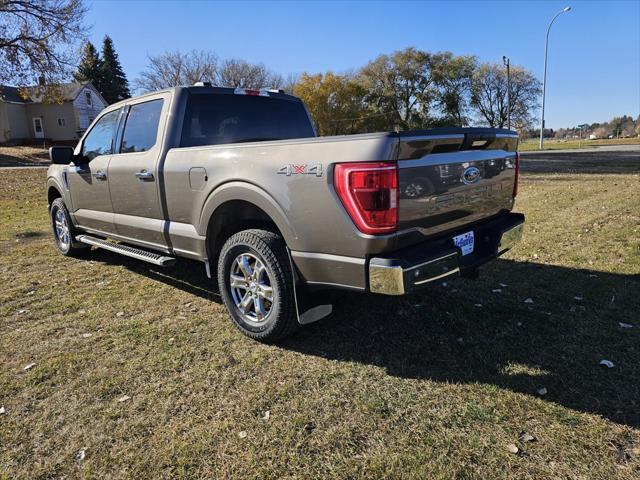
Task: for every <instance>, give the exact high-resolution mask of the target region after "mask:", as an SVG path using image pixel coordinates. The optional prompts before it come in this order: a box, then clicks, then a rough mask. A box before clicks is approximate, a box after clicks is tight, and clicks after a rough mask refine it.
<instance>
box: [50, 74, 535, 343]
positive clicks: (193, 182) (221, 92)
mask: <svg viewBox="0 0 640 480" xmlns="http://www.w3.org/2000/svg"><path fill="white" fill-rule="evenodd" d="M517 146H518V136H517V134H516V133H515V132H513V131H510V130H503V129H487V128H445V129H434V130H424V131H411V132H385V133H372V134H358V135H345V136H330V137H317V136H316V133H315V130H314V127H313V123H312V121H311V119H310V117H309V115H308V112H307V110H306V108H305V106H304V104H303V102H302V101H301V100H300V99H298V98H296V97H293V96H291V95H287V94H285V93H283V92H282V91H278V90H245V89H233V88H221V87H214V86H211V85H210V84H196V85H194V86H191V87H176V88H171V89H167V90H162V91H159V92H155V93H151V94H147V95H143V96H139V97H137V98H131V99H128V100H125V101H122V102H119V103H116V104H113V105H110V106H109V107H107V108H105V109H104V111H103V112H101V114H100V116H99V117H98V118H96V119H95V120H94V121H93V123H92V124H91V126H90V127H89V128H88V130H87V131H86V133H85V134H84V136H83V137H82V139H81V140H80V141H79V143H78V145H77V146H76V147H75V149H72V148H71V147H62V146H56V147H51V149H50V158H51V162H52V165H51V166H50V168H49V171H48V174H47V196H48V205H49V211H50V216H51V222H52V227H53V234H54V238H55V242H56V245H57V248H58V249H59V251H60V252H61V253H62V254H63V255H67V256H80V255H84V254H86V253H87V252H88V251H89V250H90V249H91V246H95V247H98V248H103V249H107V250H110V251H113V252H117V253H120V254H122V255H126V256H129V257H133V258H136V259H139V260H143V261H147V262H150V263H153V264H156V265H162V266H166V265H170V264H172V263H173V262H175V260H176V257H186V258H190V259H195V260H197V261H200V262H203V263H204V267H205V268H206V272H207V275H208V276H209V278H211V277H212V271H214V273H213V276H214V278H217V285H218V289H219V291H220V294H221V296H222V299H223V301H224V304H225V306H226V307H227V309H228V311H229V313H230V316H231V318H232V320H233V322H234V323H235V325H236V326H237V327H238V328H239V329H240V330H241V331H242V332H243V333H244V334H246V335H248V336H249V337H251V338H253V339H256V340H260V341H264V342H274V341H277V340H279V339H281V338H283V337H284V336H286V335H288V334H290V333H291V332H293V331H294V330H295V329H296V328H297V327H298V326H299V325H300V324H306V323H310V322H312V321H316V320H318V319H320V318H323V317H324V316H326V315H328V314H329V313H331V309H332V306H331V305H330V304H327V302H326V301H325V300H324V298H325V297H327V295H323V294H322V292H323V291H325V292H326V289H331V288H338V289H348V290H353V291H357V292H367V293H376V294H386V295H403V294H408V293H410V292H414V291H417V290H420V289H422V288H425V287H428V286H429V285H431V284H433V283H434V282H440V281H443V280H444V279H448V278H450V277H453V276H456V275H461V276H466V277H473V276H475V275H477V269H478V267H479V266H480V265H482V264H484V263H485V262H488V261H490V260H491V259H494V258H496V257H497V256H499V255H501V254H502V253H504V252H506V251H507V250H509V249H510V248H511V247H513V245H514V244H515V243H516V242H517V241H518V240H519V239H520V237H521V235H522V227H523V223H524V216H523V215H522V214H518V213H512V212H511V210H512V208H513V204H514V199H515V196H516V192H517V186H518V168H519V167H518V163H519V160H518V153H517Z"/></svg>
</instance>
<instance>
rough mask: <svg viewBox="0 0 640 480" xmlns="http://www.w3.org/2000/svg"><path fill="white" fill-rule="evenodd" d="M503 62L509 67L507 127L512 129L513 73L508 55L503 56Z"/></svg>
mask: <svg viewBox="0 0 640 480" xmlns="http://www.w3.org/2000/svg"><path fill="white" fill-rule="evenodd" d="M502 63H504V65H505V67H507V128H508V129H509V130H511V73H510V71H509V66H510V61H509V59H508V58H507V57H506V56H504V55H503V56H502Z"/></svg>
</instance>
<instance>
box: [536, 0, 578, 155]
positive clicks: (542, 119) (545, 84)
mask: <svg viewBox="0 0 640 480" xmlns="http://www.w3.org/2000/svg"><path fill="white" fill-rule="evenodd" d="M569 10H571V7H564V8H563V9H562V10H560V11H559V12H558V13H556V16H555V17H553V19H551V22H549V27H548V28H547V39H546V41H545V43H544V77H543V80H542V115H541V118H540V150H542V148H543V147H544V97H545V90H546V86H547V50H548V49H549V31H550V30H551V25H553V22H555V21H556V18H558V17H559V16H560V15H562V14H563V13H566V12H568V11H569Z"/></svg>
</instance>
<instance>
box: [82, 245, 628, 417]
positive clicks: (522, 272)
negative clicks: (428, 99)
mask: <svg viewBox="0 0 640 480" xmlns="http://www.w3.org/2000/svg"><path fill="white" fill-rule="evenodd" d="M94 254H95V256H92V258H93V259H94V260H99V261H104V262H107V263H114V264H123V263H124V264H125V265H126V266H127V268H128V269H130V270H132V271H134V272H136V273H139V274H142V275H145V276H148V277H150V278H153V279H155V280H158V281H162V282H164V283H166V284H168V285H171V286H173V287H176V288H180V289H182V290H184V291H186V292H189V293H191V294H193V295H197V296H200V297H202V298H205V299H208V300H213V301H215V302H218V303H221V299H220V296H219V295H218V293H217V291H216V290H215V283H214V282H213V281H212V280H210V279H208V278H207V277H206V275H205V273H204V268H203V267H202V264H201V263H198V262H191V261H180V262H178V264H177V265H176V266H175V267H172V268H169V269H162V268H159V267H158V268H155V267H152V266H149V265H147V264H143V263H142V262H138V261H135V260H128V259H124V258H123V257H121V256H118V255H115V254H111V253H109V252H105V251H96V252H94ZM500 284H502V285H507V286H501V285H500ZM497 290H499V291H497ZM639 294H640V275H623V274H611V273H604V272H599V271H591V270H585V269H572V268H565V267H559V266H553V265H542V264H535V263H529V262H515V261H510V260H502V259H499V260H497V261H495V262H493V263H492V264H489V265H487V266H486V267H485V268H484V269H483V270H482V272H481V276H480V279H478V280H476V281H470V280H465V279H456V280H454V281H452V282H447V284H446V286H443V285H435V286H433V287H432V288H431V289H429V290H427V291H425V292H424V293H420V294H415V295H410V296H406V297H385V296H377V295H362V294H357V293H346V292H331V293H327V296H328V299H329V300H330V301H332V303H333V304H334V313H333V314H332V315H331V316H329V317H328V318H326V319H324V320H322V321H320V322H318V323H316V324H312V325H308V326H306V327H305V328H303V329H301V331H300V332H298V333H297V334H296V335H294V336H292V337H290V338H288V339H286V340H284V341H283V342H282V343H281V344H280V345H279V346H280V347H282V348H286V349H288V350H292V351H296V352H299V353H303V354H305V355H313V356H316V357H322V358H326V359H330V360H337V361H341V362H357V363H361V364H366V365H375V366H378V367H380V368H383V369H384V370H385V371H386V372H387V373H388V374H389V375H392V376H395V377H399V378H406V379H425V380H432V381H438V382H448V383H460V384H462V383H478V382H481V383H486V384H492V385H496V386H498V387H500V388H504V389H509V390H511V391H514V392H520V393H524V394H528V395H532V396H539V394H538V393H537V392H538V390H539V389H541V388H545V389H546V391H547V393H546V394H545V395H544V396H542V397H541V398H542V399H544V400H546V401H550V402H555V403H557V404H560V405H564V406H566V407H569V408H571V409H574V410H576V411H580V412H591V413H596V414H599V415H602V416H603V417H606V418H608V419H610V420H612V421H614V422H617V423H620V424H624V425H630V426H634V427H639V426H640V323H639V322H638V317H637V312H638V311H639V310H640V295H639ZM527 299H531V300H530V302H533V303H529V301H527ZM620 323H622V324H632V325H633V327H632V328H625V326H624V325H623V326H621V325H620ZM230 328H231V327H230ZM603 359H607V360H611V361H612V362H613V363H614V367H613V368H611V369H609V368H607V367H605V366H600V365H599V362H600V361H601V360H603Z"/></svg>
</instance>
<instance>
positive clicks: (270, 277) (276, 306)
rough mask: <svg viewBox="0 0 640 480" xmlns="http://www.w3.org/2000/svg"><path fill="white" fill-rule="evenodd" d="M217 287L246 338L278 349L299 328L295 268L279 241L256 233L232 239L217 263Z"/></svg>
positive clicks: (247, 232)
mask: <svg viewBox="0 0 640 480" xmlns="http://www.w3.org/2000/svg"><path fill="white" fill-rule="evenodd" d="M218 285H219V288H220V293H221V295H222V299H223V301H224V304H225V306H226V307H227V310H228V311H229V313H230V315H231V319H232V320H233V323H234V324H235V325H236V327H237V328H238V330H240V331H241V332H242V333H244V334H245V335H246V336H248V337H250V338H252V339H254V340H258V341H260V342H265V343H273V342H276V341H278V340H281V339H283V338H284V337H286V336H288V335H290V334H291V333H293V332H294V331H295V330H296V329H297V328H298V327H299V324H298V319H297V314H296V304H295V298H294V290H293V275H292V273H291V264H290V262H289V256H288V254H287V250H286V246H285V243H284V240H283V239H282V237H281V236H280V235H278V234H276V233H273V232H270V231H267V230H258V229H252V230H243V231H241V232H238V233H236V234H234V235H232V236H231V237H229V238H228V239H227V241H226V242H225V243H224V245H223V246H222V250H221V251H220V257H219V259H218Z"/></svg>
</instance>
